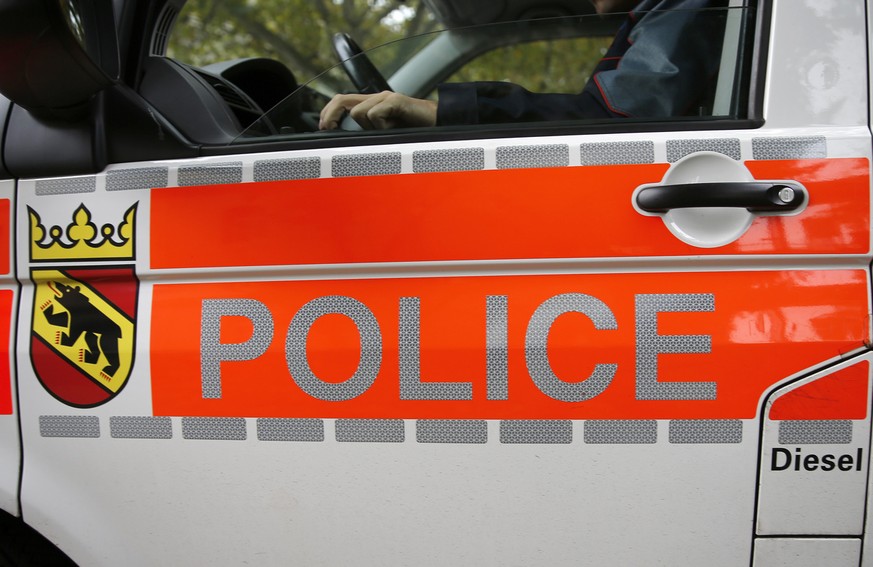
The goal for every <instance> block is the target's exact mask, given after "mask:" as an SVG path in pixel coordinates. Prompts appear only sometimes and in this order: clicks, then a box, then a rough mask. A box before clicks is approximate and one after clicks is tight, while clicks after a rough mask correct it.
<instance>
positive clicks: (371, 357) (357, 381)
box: [285, 295, 382, 402]
mask: <svg viewBox="0 0 873 567" xmlns="http://www.w3.org/2000/svg"><path fill="white" fill-rule="evenodd" d="M331 314H338V315H345V316H346V317H348V318H349V319H351V320H352V322H353V323H354V324H355V327H357V328H358V335H359V336H360V339H361V358H360V360H359V362H358V368H357V370H355V372H354V374H352V375H351V376H350V377H349V378H348V379H347V380H345V381H343V382H339V383H333V382H325V381H323V380H321V379H319V378H318V376H316V375H315V374H314V373H313V372H312V368H311V367H310V366H309V359H308V358H307V355H306V339H307V337H308V336H309V330H310V329H311V328H312V325H313V324H314V323H315V321H316V320H317V319H318V318H319V317H322V316H324V315H331ZM285 361H286V362H287V364H288V371H289V372H290V373H291V378H292V379H293V380H294V382H295V383H297V385H298V386H299V387H300V389H301V390H303V391H304V392H306V393H307V394H309V395H310V396H312V397H313V398H316V399H319V400H324V401H328V402H341V401H345V400H351V399H353V398H356V397H358V396H360V395H361V394H363V393H364V392H366V391H367V390H368V389H369V388H370V386H372V385H373V382H374V381H375V380H376V376H377V375H378V374H379V369H380V367H381V366H382V331H381V330H380V328H379V322H378V321H377V320H376V316H375V315H373V312H372V311H370V309H369V308H368V307H367V306H366V305H364V304H363V303H361V302H360V301H358V300H357V299H353V298H351V297H345V296H342V295H329V296H325V297H318V298H316V299H313V300H312V301H310V302H308V303H307V304H306V305H304V306H303V307H301V308H300V311H298V312H297V313H296V314H295V315H294V318H293V319H291V324H290V325H289V326H288V334H287V335H286V337H285Z"/></svg>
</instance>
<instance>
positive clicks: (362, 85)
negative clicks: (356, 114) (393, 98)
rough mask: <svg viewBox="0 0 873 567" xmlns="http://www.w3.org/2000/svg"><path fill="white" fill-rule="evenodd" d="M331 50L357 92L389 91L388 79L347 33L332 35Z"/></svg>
mask: <svg viewBox="0 0 873 567" xmlns="http://www.w3.org/2000/svg"><path fill="white" fill-rule="evenodd" d="M333 50H334V52H336V54H337V56H338V57H339V59H340V63H341V64H342V66H343V70H344V71H345V72H346V73H347V74H348V76H349V78H350V79H351V80H352V83H354V85H355V87H356V88H357V89H358V92H360V93H363V94H373V93H380V92H382V91H390V90H391V87H389V86H388V81H386V80H385V77H383V76H382V73H380V72H379V69H377V68H376V66H375V65H373V62H372V61H370V59H369V58H368V57H367V56H366V55H365V54H364V51H363V50H362V49H361V48H360V47H359V46H358V44H357V43H355V40H353V39H352V38H351V36H349V34H347V33H338V34H335V35H334V36H333Z"/></svg>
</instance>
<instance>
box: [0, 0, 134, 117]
mask: <svg viewBox="0 0 873 567" xmlns="http://www.w3.org/2000/svg"><path fill="white" fill-rule="evenodd" d="M118 75H119V62H118V42H117V39H116V35H115V21H114V17H113V11H112V0H0V93H2V94H3V95H4V96H5V97H7V98H8V99H10V100H11V101H12V102H14V103H15V104H17V105H19V106H21V107H23V108H25V109H27V110H29V111H30V112H32V113H33V114H35V115H37V116H42V117H53V118H75V117H76V116H79V115H80V114H81V113H83V112H84V111H85V110H86V109H87V105H86V103H87V102H88V101H89V100H90V99H91V97H93V96H94V95H95V94H96V93H98V92H100V91H101V90H103V89H105V88H107V87H109V86H110V85H112V84H113V83H114V82H115V81H117V80H118Z"/></svg>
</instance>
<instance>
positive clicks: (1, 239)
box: [0, 199, 12, 275]
mask: <svg viewBox="0 0 873 567" xmlns="http://www.w3.org/2000/svg"><path fill="white" fill-rule="evenodd" d="M9 211H10V202H9V199H0V274H3V275H6V274H8V273H9V266H10V261H9V248H10V247H9V239H10V235H11V234H12V229H11V219H10V212H9Z"/></svg>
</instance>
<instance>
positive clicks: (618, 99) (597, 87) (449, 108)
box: [437, 0, 723, 125]
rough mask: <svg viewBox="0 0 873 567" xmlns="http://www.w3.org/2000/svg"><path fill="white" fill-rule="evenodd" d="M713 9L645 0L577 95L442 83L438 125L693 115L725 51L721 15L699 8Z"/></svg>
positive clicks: (676, 0) (684, 0) (688, 0)
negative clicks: (722, 47)
mask: <svg viewBox="0 0 873 567" xmlns="http://www.w3.org/2000/svg"><path fill="white" fill-rule="evenodd" d="M709 5H710V0H643V1H642V2H641V3H640V5H639V7H638V8H637V10H635V12H632V13H631V15H630V16H629V18H628V21H627V22H626V23H625V25H624V26H623V27H622V30H620V31H619V33H618V35H617V37H616V40H615V41H614V42H613V45H612V46H611V47H610V49H609V51H608V52H607V54H606V57H605V58H604V60H603V61H601V63H600V64H599V65H598V67H597V68H596V69H595V72H594V75H593V77H592V80H590V81H588V84H587V85H586V86H585V89H584V90H583V91H582V92H581V93H579V94H552V93H532V92H530V91H528V90H526V89H525V88H523V87H521V86H519V85H515V84H512V83H506V82H478V83H449V84H443V85H440V87H439V106H438V110H437V124H438V125H452V124H488V123H503V122H532V121H543V120H574V119H586V118H587V119H590V118H612V117H626V116H635V117H641V118H657V117H668V116H679V115H686V114H693V113H694V112H695V110H696V108H695V105H697V104H699V102H700V101H701V100H703V99H704V98H705V95H706V92H707V91H708V90H709V87H710V86H711V80H712V79H713V77H714V76H715V75H716V74H717V70H718V61H719V54H720V51H721V41H718V40H717V39H716V38H718V37H720V35H718V34H719V33H720V32H721V31H723V25H722V24H721V16H720V15H719V12H721V11H711V10H710V11H694V10H696V9H698V10H699V9H700V8H706V7H708V6H709ZM714 39H716V40H715V41H714Z"/></svg>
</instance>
